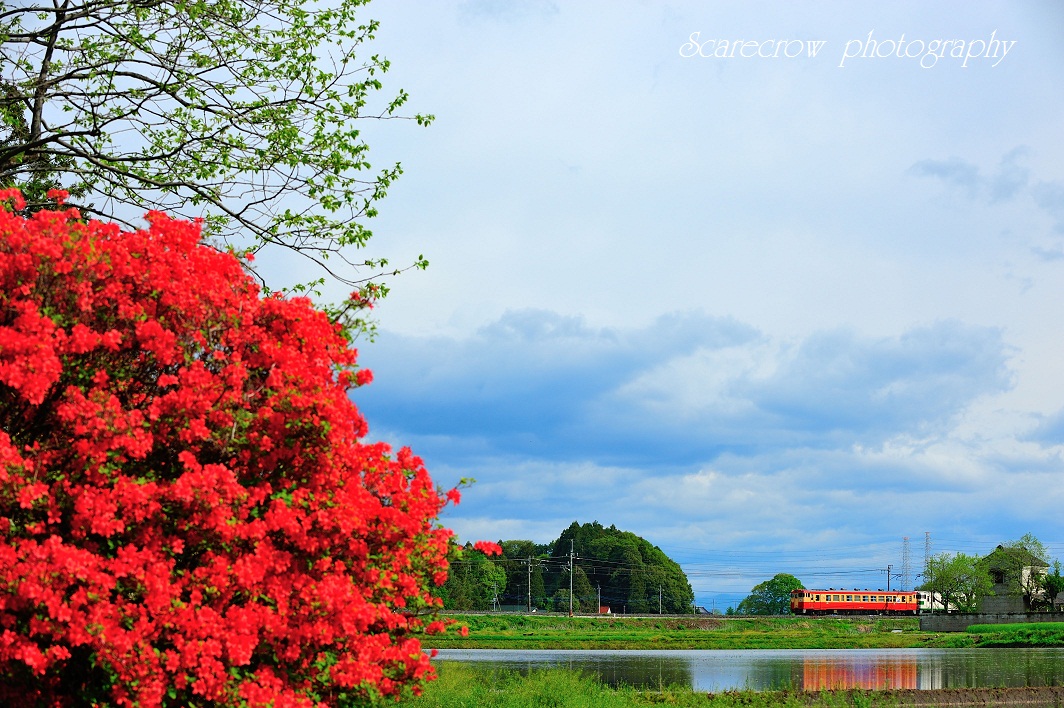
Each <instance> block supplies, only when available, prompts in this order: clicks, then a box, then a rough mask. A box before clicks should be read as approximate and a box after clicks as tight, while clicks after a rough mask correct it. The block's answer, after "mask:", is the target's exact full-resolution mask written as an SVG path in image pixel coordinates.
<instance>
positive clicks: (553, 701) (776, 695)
mask: <svg viewBox="0 0 1064 708" xmlns="http://www.w3.org/2000/svg"><path fill="white" fill-rule="evenodd" d="M895 702H896V701H895V700H894V699H893V698H892V697H891V696H890V695H889V694H882V693H881V694H877V693H875V692H870V691H860V690H854V691H825V692H820V693H809V692H802V691H757V692H755V691H727V692H724V693H716V694H713V693H700V692H697V691H695V690H693V689H691V688H689V687H682V686H660V687H658V688H656V689H654V690H642V689H635V688H631V687H623V686H622V687H619V688H610V687H609V686H606V685H604V684H603V683H602V682H600V681H599V680H598V679H596V678H593V677H590V676H586V675H583V674H580V673H578V672H574V671H568V670H566V669H540V670H534V671H530V672H528V673H527V674H522V673H519V672H516V671H495V672H490V673H487V674H486V673H485V672H482V671H475V670H473V669H471V668H470V667H468V666H465V665H463V664H460V663H446V664H444V665H442V666H441V667H439V678H438V679H437V680H436V681H433V682H432V683H430V684H429V685H428V687H427V688H426V689H425V694H424V695H422V696H420V697H418V698H411V699H407V700H405V701H403V703H402V705H407V706H411V707H412V708H529V707H532V708H627V707H628V706H679V707H681V708H685V707H690V708H732V707H733V706H748V707H751V708H769V707H770V706H782V707H783V708H797V707H799V706H803V707H808V706H814V707H823V708H848V707H853V708H859V707H862V706H891V705H894V704H895Z"/></svg>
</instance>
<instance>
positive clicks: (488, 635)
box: [430, 614, 945, 649]
mask: <svg viewBox="0 0 1064 708" xmlns="http://www.w3.org/2000/svg"><path fill="white" fill-rule="evenodd" d="M453 619H455V620H457V621H458V623H459V624H460V625H464V626H466V627H468V628H469V636H468V637H460V636H457V635H456V633H454V632H451V633H448V635H447V636H445V637H434V638H433V639H432V640H431V643H430V644H431V646H432V647H434V648H437V649H444V648H448V649H459V648H461V649H855V648H864V649H886V648H906V647H927V646H945V644H943V643H942V641H943V639H942V637H943V635H941V634H939V633H936V632H922V631H920V625H919V621H918V620H917V619H916V618H915V617H898V618H863V617H862V618H857V617H855V618H820V619H810V618H805V617H749V618H741V619H732V618H722V617H623V616H605V617H565V616H557V615H547V616H526V615H503V614H498V615H465V616H455V617H453Z"/></svg>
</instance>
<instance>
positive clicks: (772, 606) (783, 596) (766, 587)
mask: <svg viewBox="0 0 1064 708" xmlns="http://www.w3.org/2000/svg"><path fill="white" fill-rule="evenodd" d="M803 587H805V586H804V585H803V584H802V581H801V580H799V579H798V578H796V577H794V576H793V575H790V574H788V573H777V574H776V575H774V576H772V577H771V578H769V579H768V580H766V581H764V582H762V583H758V584H757V585H755V586H754V587H753V589H751V590H750V594H749V595H747V596H746V598H745V599H743V600H742V602H740V603H739V606H738V607H737V608H736V611H737V612H738V613H739V614H741V615H785V614H788V613H789V612H790V611H791V592H792V591H793V590H798V589H800V588H803Z"/></svg>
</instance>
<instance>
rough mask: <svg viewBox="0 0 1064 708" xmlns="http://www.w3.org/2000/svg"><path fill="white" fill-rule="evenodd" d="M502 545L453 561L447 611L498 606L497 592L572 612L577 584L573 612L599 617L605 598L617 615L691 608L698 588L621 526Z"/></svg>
mask: <svg viewBox="0 0 1064 708" xmlns="http://www.w3.org/2000/svg"><path fill="white" fill-rule="evenodd" d="M499 545H500V546H501V547H502V554H501V555H500V556H498V557H497V558H493V559H488V558H484V557H477V553H476V552H475V551H472V552H471V551H470V549H466V550H464V551H463V552H462V554H461V557H460V558H456V559H453V560H452V572H451V575H450V577H449V578H448V581H447V583H446V584H445V585H444V587H443V589H442V593H441V594H442V597H443V598H444V603H445V607H447V609H470V610H486V609H491V607H492V604H491V600H492V599H493V597H494V593H495V592H496V590H497V592H498V597H499V603H500V604H501V605H506V606H510V607H525V608H527V606H528V604H531V605H532V608H534V609H540V610H552V611H557V612H568V611H569V608H570V594H569V587H570V580H571V582H572V608H573V611H574V612H583V613H589V612H590V613H594V612H597V611H598V608H599V601H600V600H601V603H602V605H603V606H607V607H609V608H610V611H611V612H614V613H617V614H621V613H628V614H643V613H655V614H656V613H658V612H663V613H666V614H673V613H689V612H691V610H692V605H693V602H694V591H693V590H692V589H691V585H690V583H689V582H688V580H687V576H686V575H685V574H684V572H683V570H682V569H681V568H680V566H679V565H678V564H677V563H676V562H675V561H673V560H672V559H670V558H669V557H668V556H667V555H665V553H664V552H663V551H662V550H661V549H660V548H658V547H657V546H654V545H652V544H651V543H650V542H648V541H646V540H645V539H643V538H640V537H639V536H636V535H635V534H633V533H631V532H627V531H620V530H618V529H617V528H616V527H614V526H610V527H608V528H606V527H603V526H602V525H601V524H599V523H598V522H597V521H596V522H592V523H588V524H580V523H577V522H575V521H574V522H573V523H572V524H571V525H570V526H569V527H568V528H567V529H565V530H564V531H562V533H561V535H560V536H559V537H558V539H557V540H555V541H553V542H552V543H548V544H542V545H541V544H536V543H533V542H532V541H524V540H511V541H500V542H499ZM570 552H572V553H573V554H574V556H575V557H574V559H573V565H572V578H571V579H570ZM530 583H531V592H530Z"/></svg>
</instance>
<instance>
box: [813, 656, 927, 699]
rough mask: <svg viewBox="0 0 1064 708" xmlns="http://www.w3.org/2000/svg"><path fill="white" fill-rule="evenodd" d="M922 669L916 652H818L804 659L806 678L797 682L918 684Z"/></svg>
mask: <svg viewBox="0 0 1064 708" xmlns="http://www.w3.org/2000/svg"><path fill="white" fill-rule="evenodd" d="M918 673H919V669H918V664H917V661H916V658H915V657H913V656H886V657H884V656H883V655H875V656H862V655H856V656H837V655H836V656H825V655H816V656H810V657H807V658H806V659H805V661H804V662H803V664H802V679H801V682H800V683H798V684H797V685H800V686H801V688H802V689H803V690H805V691H821V690H831V689H837V688H863V689H880V690H882V689H897V688H918V687H919V685H918V683H917V675H918ZM796 683H797V682H796Z"/></svg>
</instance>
